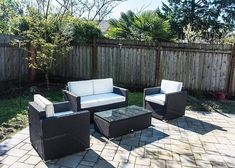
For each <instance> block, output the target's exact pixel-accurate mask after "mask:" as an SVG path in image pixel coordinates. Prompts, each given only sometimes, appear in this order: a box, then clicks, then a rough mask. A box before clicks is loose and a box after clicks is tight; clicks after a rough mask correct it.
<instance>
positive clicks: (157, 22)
mask: <svg viewBox="0 0 235 168" xmlns="http://www.w3.org/2000/svg"><path fill="white" fill-rule="evenodd" d="M106 36H107V37H108V38H113V39H129V40H142V41H155V40H157V41H169V40H171V39H172V38H173V37H172V36H171V31H170V25H169V23H168V21H167V20H163V19H161V18H160V17H159V16H158V14H157V13H156V12H154V11H146V12H142V13H140V14H135V13H134V12H132V11H128V12H127V13H122V14H121V18H120V19H119V20H115V19H113V20H111V21H110V28H109V29H108V31H107V34H106Z"/></svg>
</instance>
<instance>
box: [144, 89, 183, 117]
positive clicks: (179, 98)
mask: <svg viewBox="0 0 235 168" xmlns="http://www.w3.org/2000/svg"><path fill="white" fill-rule="evenodd" d="M160 90H161V88H160V87H153V88H147V89H144V102H143V104H144V108H146V109H149V110H151V111H153V113H152V116H153V117H155V118H157V119H160V120H171V119H175V118H178V117H181V116H183V115H184V114H185V107H186V101H187V92H186V91H184V90H183V91H181V92H175V93H169V94H166V100H165V105H164V106H162V105H160V104H157V103H153V102H149V101H146V100H145V96H147V95H152V94H157V93H160Z"/></svg>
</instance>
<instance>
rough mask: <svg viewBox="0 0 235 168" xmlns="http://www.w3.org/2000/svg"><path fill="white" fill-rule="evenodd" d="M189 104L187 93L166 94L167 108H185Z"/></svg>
mask: <svg viewBox="0 0 235 168" xmlns="http://www.w3.org/2000/svg"><path fill="white" fill-rule="evenodd" d="M186 102H187V91H180V92H175V93H168V94H166V106H167V108H171V107H172V108H185V106H186Z"/></svg>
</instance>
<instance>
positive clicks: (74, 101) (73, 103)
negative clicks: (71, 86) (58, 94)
mask: <svg viewBox="0 0 235 168" xmlns="http://www.w3.org/2000/svg"><path fill="white" fill-rule="evenodd" d="M63 95H64V100H65V101H69V104H70V109H71V110H72V111H75V112H77V111H80V110H81V98H80V96H77V95H75V94H73V93H72V92H70V91H68V90H63Z"/></svg>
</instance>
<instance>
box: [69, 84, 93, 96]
mask: <svg viewBox="0 0 235 168" xmlns="http://www.w3.org/2000/svg"><path fill="white" fill-rule="evenodd" d="M68 88H69V91H70V92H72V93H74V94H75V95H77V96H88V95H93V81H92V80H86V81H76V82H68Z"/></svg>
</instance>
